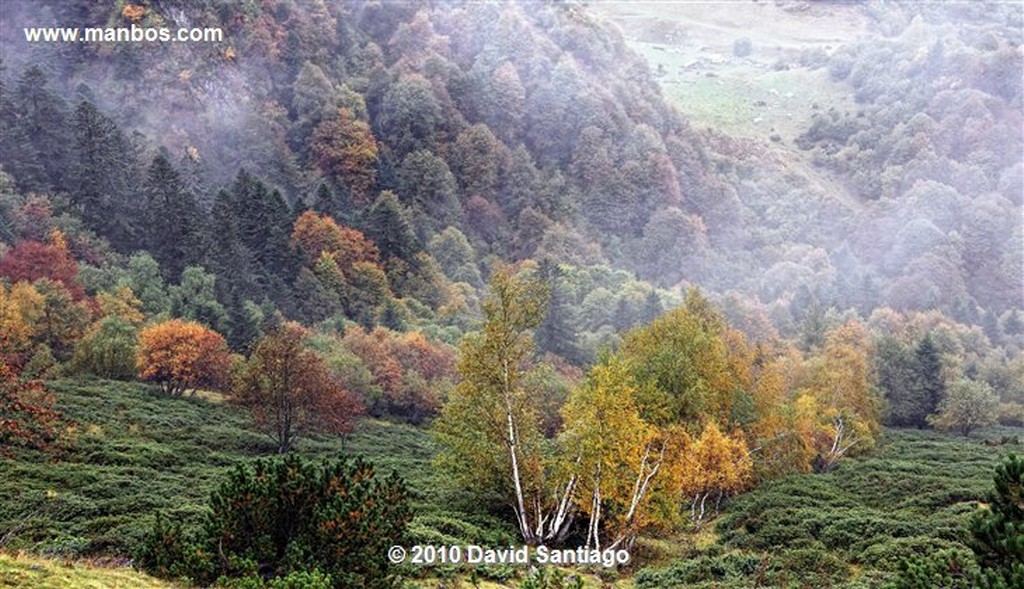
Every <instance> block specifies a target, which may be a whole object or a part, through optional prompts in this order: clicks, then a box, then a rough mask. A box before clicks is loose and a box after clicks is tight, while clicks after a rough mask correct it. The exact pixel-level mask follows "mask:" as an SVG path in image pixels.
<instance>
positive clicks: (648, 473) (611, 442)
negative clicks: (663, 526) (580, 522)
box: [562, 358, 665, 550]
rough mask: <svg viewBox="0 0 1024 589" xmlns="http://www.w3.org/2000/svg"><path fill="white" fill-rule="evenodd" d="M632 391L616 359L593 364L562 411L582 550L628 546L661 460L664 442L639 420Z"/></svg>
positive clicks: (624, 368)
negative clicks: (584, 519)
mask: <svg viewBox="0 0 1024 589" xmlns="http://www.w3.org/2000/svg"><path fill="white" fill-rule="evenodd" d="M636 394H637V389H636V386H635V385H634V384H633V380H632V378H631V377H630V374H629V371H628V369H627V368H626V366H625V365H624V364H623V362H622V361H621V360H617V359H615V358H609V359H607V360H606V361H604V362H601V363H599V364H597V365H595V366H594V367H593V368H592V369H591V370H590V374H589V376H588V378H587V380H586V382H584V383H583V385H582V386H580V387H578V388H576V389H575V390H574V391H573V392H572V393H571V395H570V397H569V400H568V401H567V402H566V404H565V406H564V407H563V409H562V416H563V419H564V424H565V426H564V427H565V430H564V433H563V434H562V438H563V444H564V446H565V448H566V450H567V453H566V457H567V458H568V459H569V460H570V461H572V462H573V465H572V470H573V475H572V477H571V478H570V481H569V485H570V487H575V489H573V490H574V491H575V494H574V498H575V501H576V504H577V507H578V508H579V510H580V511H582V512H583V513H585V514H587V516H588V524H587V547H588V548H593V549H598V550H600V549H601V546H602V544H604V545H605V546H607V547H613V548H614V547H617V546H619V545H620V544H625V545H627V546H628V545H631V544H632V541H633V539H634V538H635V537H636V533H637V531H638V529H639V528H640V527H641V526H642V525H643V524H644V523H646V522H645V518H644V513H643V509H642V507H643V505H644V503H646V500H647V497H648V492H649V491H650V489H651V481H652V480H653V479H654V476H655V475H656V474H657V473H658V471H659V470H660V469H661V465H662V462H663V461H664V455H665V454H664V450H665V442H664V439H659V435H658V431H657V429H656V428H654V427H652V426H650V425H649V424H647V423H645V422H644V421H643V420H642V419H641V418H640V411H639V407H638V406H637V403H636Z"/></svg>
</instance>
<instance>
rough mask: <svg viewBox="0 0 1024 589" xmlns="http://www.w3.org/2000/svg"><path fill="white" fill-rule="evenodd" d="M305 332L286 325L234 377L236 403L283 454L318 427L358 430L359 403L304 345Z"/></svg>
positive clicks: (262, 343)
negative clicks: (355, 420) (356, 425)
mask: <svg viewBox="0 0 1024 589" xmlns="http://www.w3.org/2000/svg"><path fill="white" fill-rule="evenodd" d="M305 337H306V332H305V330H304V329H303V328H302V327H300V326H299V325H298V324H296V323H286V324H285V325H283V326H281V328H280V329H278V330H277V331H275V332H272V333H269V334H267V335H266V336H264V338H263V339H261V340H260V341H259V342H258V343H257V344H256V346H255V348H254V349H253V352H252V356H250V357H249V359H248V360H247V361H246V362H245V364H244V365H243V366H242V367H241V368H240V370H239V372H238V374H236V375H235V377H234V378H233V381H234V382H233V384H232V395H233V398H234V401H235V402H236V403H238V404H239V405H241V406H243V407H245V408H246V409H247V410H248V411H249V414H250V415H251V416H252V418H253V421H254V422H255V424H256V427H257V428H258V429H259V430H260V431H261V432H263V433H264V434H266V435H267V436H269V437H270V438H271V439H272V440H274V443H275V444H277V451H278V453H280V454H284V453H285V452H288V451H289V450H290V449H291V448H292V446H293V445H294V444H295V441H296V440H298V439H299V438H301V437H303V436H306V435H308V434H309V433H310V432H313V431H325V432H329V433H334V434H345V433H348V432H350V431H352V427H353V425H354V419H355V416H356V415H358V414H359V413H360V412H362V407H361V405H360V404H359V402H358V401H357V400H356V399H355V398H354V397H353V396H352V394H351V393H349V392H348V391H346V390H344V389H343V388H342V387H341V384H340V383H339V382H338V381H337V380H335V379H334V377H333V376H332V375H331V374H330V372H329V371H328V369H327V366H326V365H325V364H324V361H323V359H322V358H321V357H320V356H319V355H317V354H316V352H313V351H312V350H308V349H306V348H305V347H304V344H303V341H304V339H305Z"/></svg>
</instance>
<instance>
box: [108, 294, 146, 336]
mask: <svg viewBox="0 0 1024 589" xmlns="http://www.w3.org/2000/svg"><path fill="white" fill-rule="evenodd" d="M96 304H98V305H99V307H100V313H101V315H102V316H103V318H107V317H120V318H121V319H124V320H125V321H127V322H128V323H130V324H132V325H134V326H136V327H138V326H139V325H142V322H143V321H145V320H146V316H145V315H143V313H142V301H140V300H139V299H138V297H136V296H135V293H134V292H132V289H131V288H129V287H127V286H125V285H121V286H118V287H117V288H116V289H114V290H113V291H110V292H108V291H102V292H99V293H96Z"/></svg>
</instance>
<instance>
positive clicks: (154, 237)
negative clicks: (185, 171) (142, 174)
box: [143, 152, 203, 281]
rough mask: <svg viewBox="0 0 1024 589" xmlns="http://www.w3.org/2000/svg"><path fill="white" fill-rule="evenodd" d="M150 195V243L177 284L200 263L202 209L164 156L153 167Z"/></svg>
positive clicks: (147, 185) (146, 188)
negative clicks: (183, 275)
mask: <svg viewBox="0 0 1024 589" xmlns="http://www.w3.org/2000/svg"><path fill="white" fill-rule="evenodd" d="M143 190H144V191H145V194H146V220H147V231H146V243H147V249H148V250H149V251H150V253H152V254H153V258H154V259H155V260H156V261H157V263H159V264H160V268H161V270H162V271H163V273H164V277H165V278H167V279H168V280H173V281H177V280H178V278H179V277H180V276H181V273H182V271H183V270H184V269H185V267H186V266H188V265H189V264H191V263H195V262H198V261H199V260H200V256H201V251H202V243H203V241H202V233H201V232H200V224H199V223H200V221H199V207H198V206H197V205H196V202H195V198H194V197H193V196H192V195H191V194H189V193H188V192H186V191H185V187H184V185H183V184H182V181H181V176H179V175H178V172H177V171H176V170H175V169H174V167H173V166H172V165H171V162H170V161H169V160H168V157H167V153H166V152H161V153H159V154H157V156H156V157H154V158H153V163H152V164H151V165H150V166H149V173H148V174H147V177H146V182H145V185H144V186H143Z"/></svg>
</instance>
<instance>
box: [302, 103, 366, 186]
mask: <svg viewBox="0 0 1024 589" xmlns="http://www.w3.org/2000/svg"><path fill="white" fill-rule="evenodd" d="M312 142H313V143H312V154H313V159H314V160H315V161H316V164H317V166H318V167H319V168H320V170H321V171H322V172H324V173H325V174H327V175H328V177H330V178H331V179H333V180H334V181H335V182H336V183H343V184H344V185H345V186H346V187H347V188H348V190H349V191H350V192H351V194H352V198H353V201H354V202H356V203H357V204H365V203H367V202H369V199H370V194H371V192H372V191H373V187H374V185H375V184H376V174H377V171H376V165H377V158H378V156H377V140H376V139H374V137H373V132H372V131H371V130H370V125H368V124H367V123H366V122H365V121H361V120H358V119H356V118H355V117H353V116H352V113H351V111H350V110H349V109H347V108H340V109H338V114H337V116H336V117H334V118H329V119H326V120H324V121H323V122H321V123H320V124H319V125H317V127H316V129H314V130H313V139H312Z"/></svg>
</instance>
